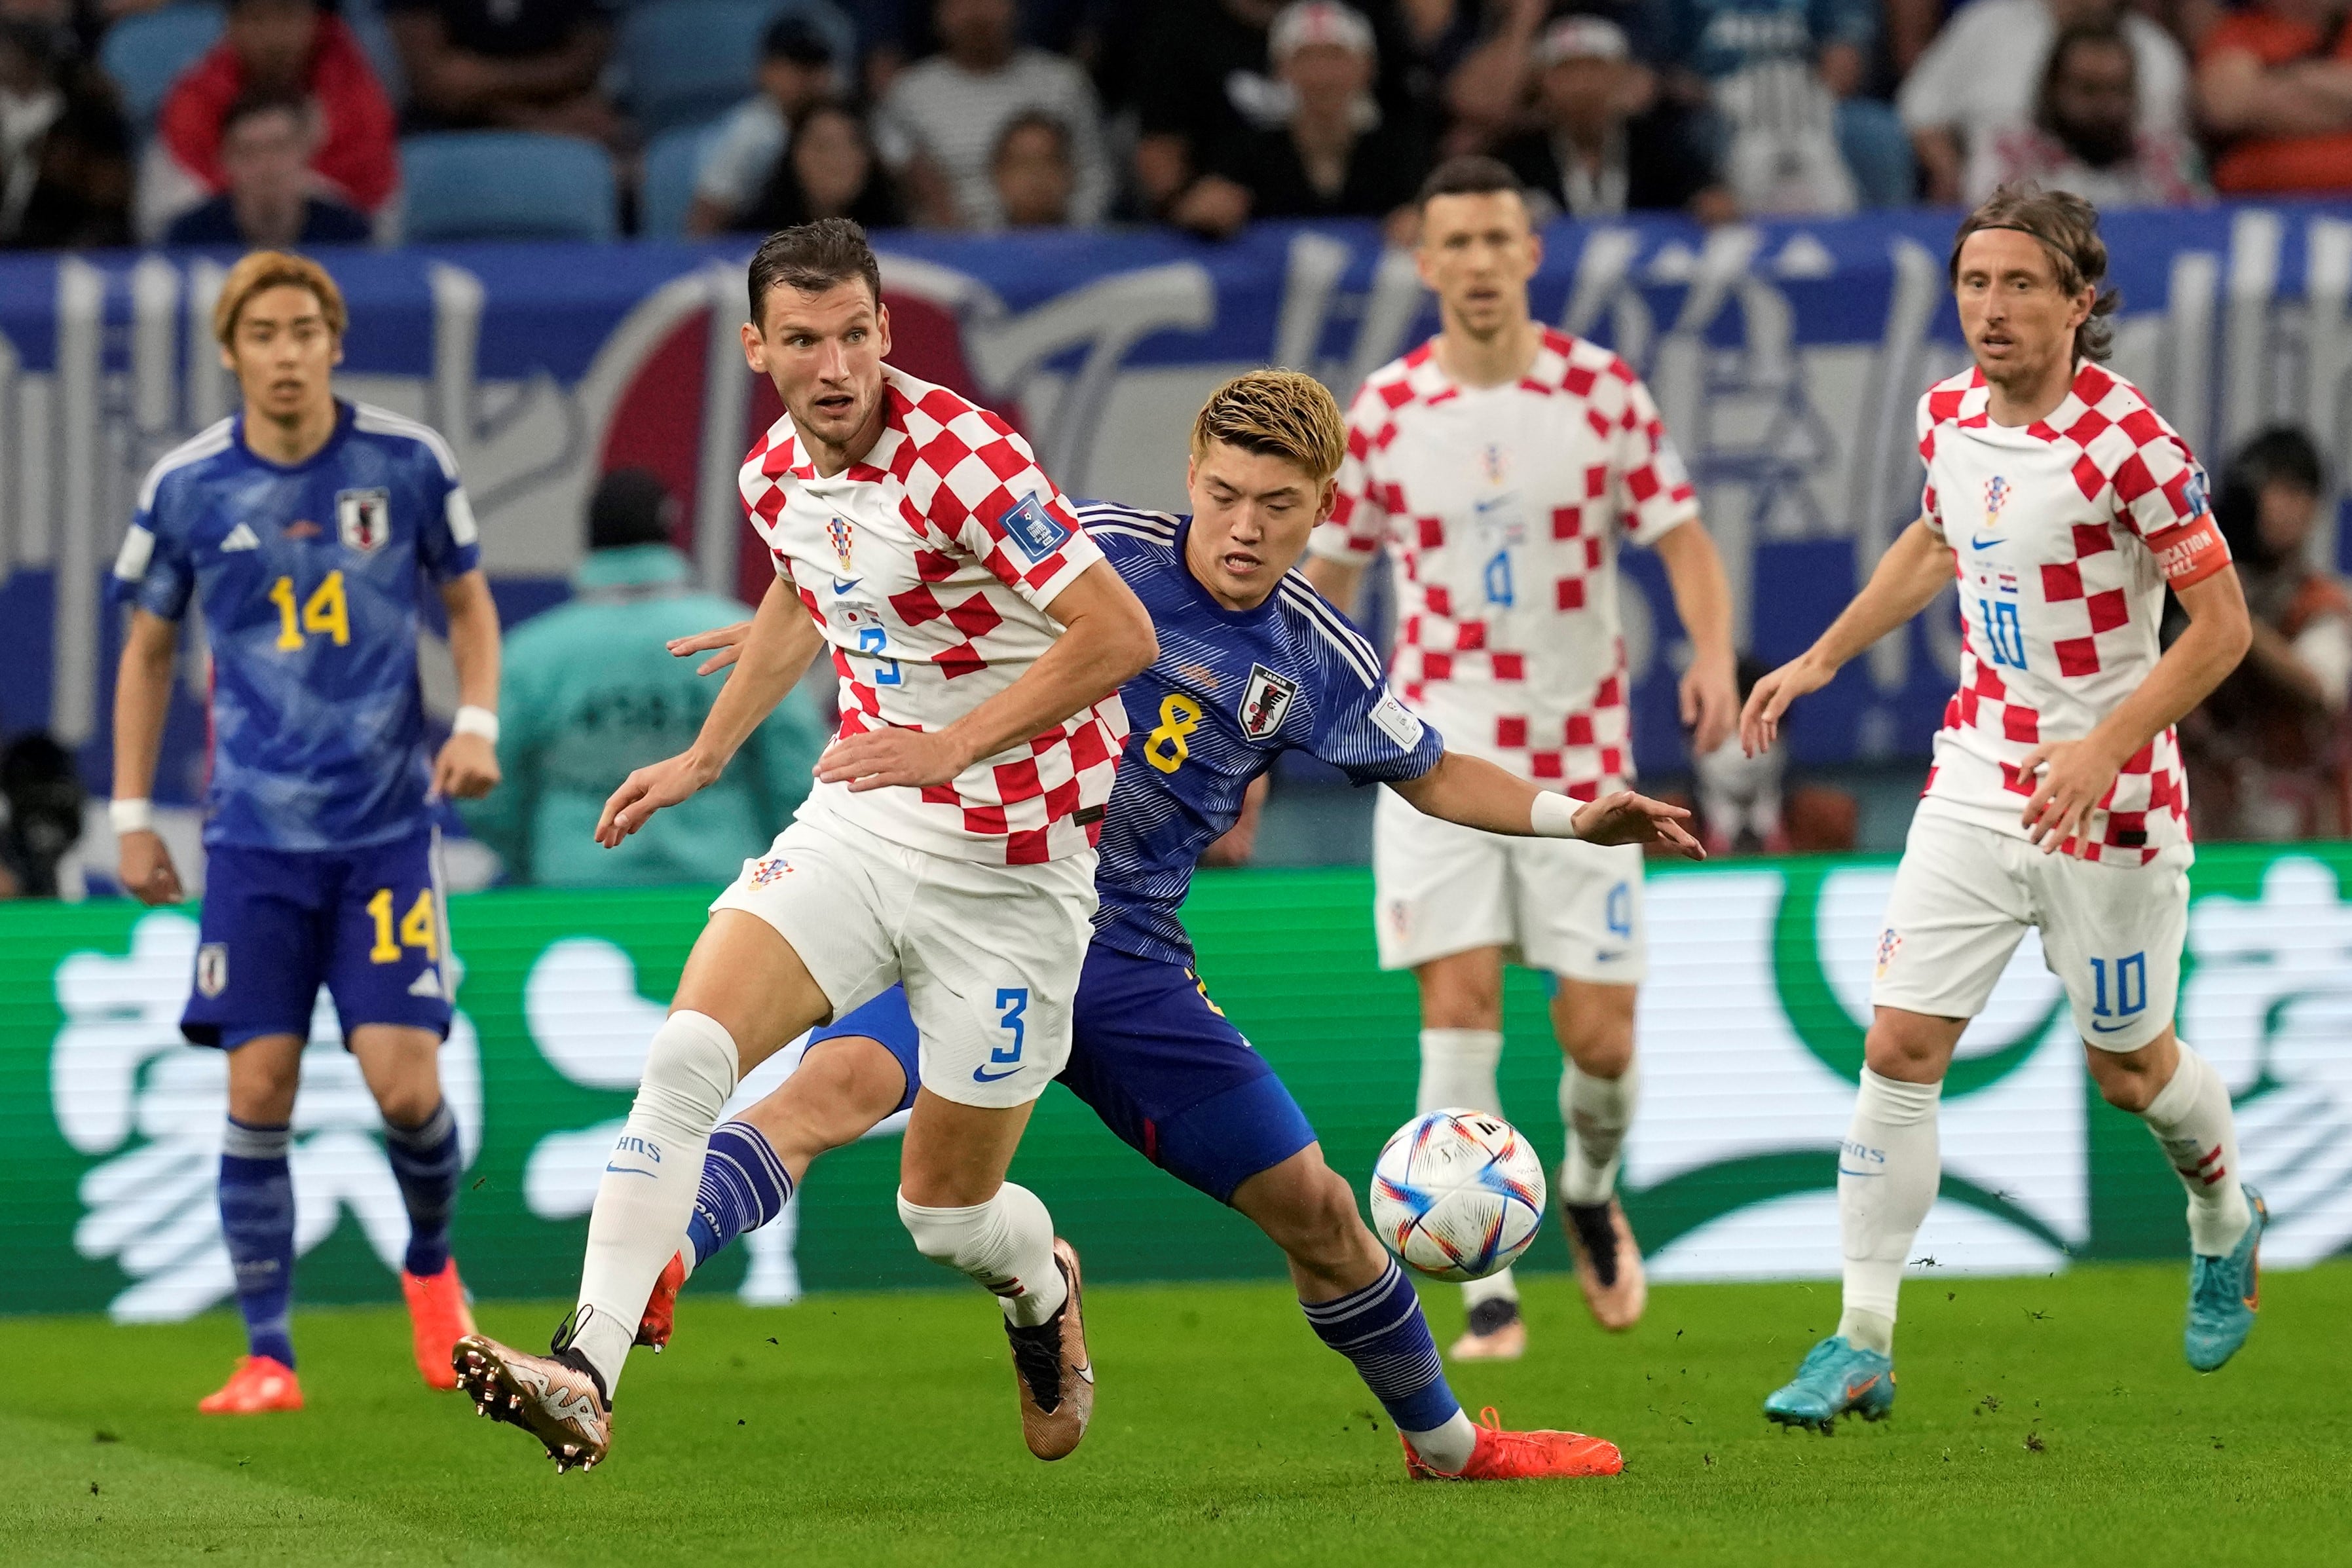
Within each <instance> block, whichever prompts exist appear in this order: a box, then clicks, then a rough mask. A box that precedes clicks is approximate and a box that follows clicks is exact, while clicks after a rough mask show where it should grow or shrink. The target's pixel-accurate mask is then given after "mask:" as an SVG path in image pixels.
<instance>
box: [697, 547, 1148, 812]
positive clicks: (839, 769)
mask: <svg viewBox="0 0 2352 1568" xmlns="http://www.w3.org/2000/svg"><path fill="white" fill-rule="evenodd" d="M762 613H764V611H763V612H762ZM1045 613H1046V614H1047V615H1050V616H1053V617H1054V618H1055V620H1057V621H1059V622H1061V623H1062V635H1061V636H1060V637H1056V638H1055V639H1054V646H1053V647H1049V648H1047V649H1046V650H1045V654H1044V655H1043V657H1041V658H1039V659H1038V660H1037V662H1036V663H1034V664H1033V665H1031V666H1030V667H1029V668H1027V669H1025V670H1024V671H1022V672H1021V676H1020V679H1016V680H1015V681H1013V684H1012V685H1010V686H1008V687H1006V688H1005V689H1003V690H1002V691H1000V692H998V693H997V694H996V695H995V696H993V697H992V698H990V699H989V700H987V701H985V702H982V704H981V705H980V706H979V707H977V708H975V709H973V710H971V712H969V713H967V714H965V715H964V716H963V717H962V718H961V719H959V720H957V721H955V722H954V723H952V724H950V725H948V726H947V727H946V728H944V729H940V730H929V731H927V730H899V729H890V730H869V731H866V733H865V734H863V735H852V736H850V737H849V738H848V739H847V740H845V741H841V742H836V743H835V744H834V745H833V746H832V747H830V748H828V749H827V750H826V752H825V753H824V756H822V757H820V758H818V759H817V764H816V776H817V777H818V779H820V780H821V781H823V782H824V783H825V784H841V783H844V782H846V783H847V784H848V785H849V787H850V788H851V789H853V790H861V791H862V790H869V789H883V788H886V787H887V786H889V785H892V784H910V785H918V786H919V785H923V784H945V783H947V782H948V781H949V780H950V779H952V778H954V777H955V776H956V775H957V774H958V773H961V772H963V771H964V769H966V768H968V767H970V766H971V764H972V763H976V762H978V761H980V760H981V759H982V757H992V756H994V755H995V754H996V753H997V752H1002V751H1003V750H1004V749H1005V748H1007V747H1009V746H1012V745H1014V744H1016V743H1018V742H1023V741H1026V740H1028V739H1030V738H1031V737H1032V736H1034V735H1040V734H1043V733H1044V732H1045V731H1047V730H1050V729H1052V728H1053V727H1054V726H1055V725H1056V724H1059V723H1061V722H1062V721H1064V720H1066V719H1067V718H1069V717H1070V715H1072V714H1073V713H1077V712H1082V711H1084V710H1086V709H1088V708H1091V707H1092V706H1094V705H1095V704H1096V703H1097V702H1099V701H1101V700H1103V699H1104V698H1106V697H1108V696H1109V695H1110V694H1111V693H1112V692H1114V691H1116V690H1118V689H1119V688H1120V687H1121V686H1123V685H1125V684H1126V683H1127V682H1128V680H1129V679H1131V678H1133V677H1135V676H1137V675H1139V674H1141V673H1142V672H1143V671H1144V670H1145V669H1147V668H1150V664H1151V661H1152V660H1153V659H1155V658H1159V657H1160V642H1159V638H1158V637H1156V636H1155V635H1154V634H1153V632H1152V630H1151V616H1150V612H1148V611H1147V610H1145V609H1144V607H1143V601H1142V600H1140V599H1139V598H1137V597H1136V596H1135V590H1134V589H1132V588H1130V587H1129V586H1128V585H1127V584H1126V582H1125V581H1124V580H1123V579H1122V578H1121V577H1120V576H1119V574H1118V572H1117V571H1116V570H1114V569H1113V568H1112V566H1111V564H1110V563H1108V562H1107V561H1097V562H1096V563H1094V564H1093V565H1091V566H1088V567H1087V569H1086V570H1085V571H1084V572H1081V573H1079V574H1078V575H1077V576H1076V578H1075V579H1073V580H1072V581H1071V583H1070V584H1069V586H1067V587H1066V588H1064V589H1063V590H1062V591H1061V592H1060V593H1059V594H1056V595H1054V599H1053V602H1052V603H1051V604H1049V605H1046V606H1045ZM745 657H746V658H749V657H750V656H749V652H748V650H747V651H746V654H745ZM737 679H740V671H739V672H738V676H737Z"/></svg>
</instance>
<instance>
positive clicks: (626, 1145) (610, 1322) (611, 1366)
mask: <svg viewBox="0 0 2352 1568" xmlns="http://www.w3.org/2000/svg"><path fill="white" fill-rule="evenodd" d="M740 1070H741V1069H740V1058H739V1057H738V1056H737V1054H736V1051H735V1039H734V1037H733V1036H731V1035H730V1034H729V1033H728V1032H727V1031H726V1029H725V1028H724V1027H723V1026H720V1024H719V1020H717V1019H716V1018H712V1017H709V1016H707V1015H705V1014H701V1013H692V1012H679V1013H672V1014H671V1015H670V1016H669V1017H668V1018H667V1019H666V1020H665V1021H664V1022H663V1024H662V1026H661V1027H660V1028H658V1029H656V1030H655V1031H654V1042H653V1046H652V1048H651V1049H649V1050H648V1051H647V1052H646V1074H645V1079H644V1081H643V1082H641V1083H640V1084H639V1085H638V1086H637V1099H636V1103H635V1104H634V1105H632V1106H631V1107H630V1108H629V1120H628V1122H627V1124H626V1125H625V1126H624V1127H623V1129H622V1130H621V1137H620V1140H619V1142H616V1143H614V1146H613V1153H612V1156H611V1157H610V1158H609V1159H608V1160H607V1161H606V1162H605V1163H604V1179H603V1180H602V1181H600V1182H598V1183H597V1184H596V1206H595V1208H594V1209H593V1211H591V1212H590V1214H589V1216H588V1256H587V1258H586V1259H585V1260H584V1261H583V1264H582V1265H581V1269H580V1305H581V1306H582V1307H583V1308H584V1309H587V1310H585V1311H583V1312H582V1313H581V1314H580V1318H579V1328H578V1333H577V1335H576V1337H575V1338H574V1339H573V1341H572V1346H573V1348H574V1349H576V1350H578V1351H579V1352H580V1353H581V1354H582V1355H583V1356H586V1357H587V1358H588V1362H589V1364H590V1365H592V1366H593V1367H594V1368H595V1369H596V1372H597V1375H599V1376H600V1377H602V1378H603V1379H604V1393H605V1394H606V1396H607V1397H610V1396H611V1395H612V1394H614V1392H615V1391H616V1390H617V1389H618V1388H619V1386H620V1382H621V1367H622V1364H623V1363H625V1361H626V1360H627V1359H628V1354H629V1345H630V1343H631V1342H633V1341H635V1338H636V1335H637V1320H638V1319H639V1318H640V1317H642V1316H643V1315H644V1314H645V1310H646V1298H647V1297H649V1296H651V1295H652V1294H653V1291H654V1281H655V1280H656V1279H658V1278H660V1276H661V1271H662V1266H663V1265H664V1264H666V1263H667V1262H668V1261H669V1259H670V1254H671V1253H673V1252H675V1251H677V1238H678V1237H680V1236H683V1235H684V1234H685V1233H686V1222H687V1216H688V1215H690V1214H692V1213H693V1212H694V1194H695V1193H696V1192H697V1191H698V1189H699V1188H700V1186H701V1184H702V1159H703V1155H704V1154H705V1153H706V1152H708V1151H709V1146H710V1130H711V1129H712V1128H714V1127H716V1126H718V1125H719V1111H720V1110H721V1109H722V1108H724V1107H725V1105H726V1104H727V1097H728V1096H729V1095H730V1094H732V1093H734V1092H735V1081H736V1079H737V1077H738V1075H739V1073H740Z"/></svg>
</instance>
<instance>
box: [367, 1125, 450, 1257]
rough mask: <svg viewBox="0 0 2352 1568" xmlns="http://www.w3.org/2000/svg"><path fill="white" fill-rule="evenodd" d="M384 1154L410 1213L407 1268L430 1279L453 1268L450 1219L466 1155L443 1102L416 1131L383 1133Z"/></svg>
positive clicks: (387, 1127)
mask: <svg viewBox="0 0 2352 1568" xmlns="http://www.w3.org/2000/svg"><path fill="white" fill-rule="evenodd" d="M383 1152H384V1154H385V1157H386V1158H388V1159H389V1160H390V1161H391V1162H392V1177H393V1180H394V1181H396V1182H398V1183H399V1184H400V1201H401V1202H402V1204H403V1205H405V1206H406V1207H407V1209H408V1257H407V1258H406V1259H405V1267H406V1268H407V1269H408V1271H409V1272H410V1273H411V1274H414V1275H415V1276H416V1277H417V1278H418V1279H431V1278H433V1276H435V1275H436V1274H438V1273H440V1272H441V1270H442V1269H444V1268H447V1267H448V1266H449V1219H450V1216H451V1215H453V1214H455V1213H456V1212H457V1177H458V1176H459V1174H460V1173H462V1171H463V1169H464V1164H465V1154H464V1152H463V1151H461V1150H460V1149H459V1148H458V1147H457V1116H456V1115H455V1114H453V1113H452V1112H451V1110H449V1102H448V1101H447V1100H443V1101H442V1102H441V1103H440V1104H438V1105H436V1106H435V1107H434V1108H433V1114H432V1115H430V1116H428V1117H426V1118H425V1120H424V1121H421V1122H419V1123H418V1124H417V1125H416V1126H415V1127H394V1125H392V1123H390V1122H389V1121H387V1122H385V1123H384V1127H383Z"/></svg>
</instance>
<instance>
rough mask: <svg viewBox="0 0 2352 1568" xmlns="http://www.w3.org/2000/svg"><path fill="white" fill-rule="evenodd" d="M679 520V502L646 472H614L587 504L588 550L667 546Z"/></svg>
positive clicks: (642, 469) (600, 480) (617, 470)
mask: <svg viewBox="0 0 2352 1568" xmlns="http://www.w3.org/2000/svg"><path fill="white" fill-rule="evenodd" d="M676 521H677V497H675V496H673V495H671V494H670V493H669V488H668V487H667V486H666V485H664V484H663V483H662V482H661V480H660V479H656V477H655V476H654V475H653V474H651V473H649V472H647V471H646V469H644V468H615V469H614V470H613V471H612V472H611V473H609V474H606V475H605V476H604V478H603V479H599V480H598V481H597V483H596V493H595V494H594V495H593V496H591V497H590V498H589V500H588V548H589V549H591V550H625V549H627V548H629V547H630V546H631V545H636V544H667V543H669V542H670V525H671V524H672V523H674V522H676Z"/></svg>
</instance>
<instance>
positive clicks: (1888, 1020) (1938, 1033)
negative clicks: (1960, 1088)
mask: <svg viewBox="0 0 2352 1568" xmlns="http://www.w3.org/2000/svg"><path fill="white" fill-rule="evenodd" d="M1967 1027H1968V1020H1967V1019H1966V1018H1936V1017H1930V1016H1927V1015H1926V1014H1924V1013H1907V1012H1905V1011H1904V1010H1902V1009H1901V1008H1899V1007H1881V1008H1879V1009H1878V1010H1877V1013H1876V1016H1874V1017H1873V1019H1872V1020H1871V1025H1870V1033H1869V1034H1868V1035H1867V1036H1866V1037H1864V1041H1863V1059H1864V1062H1865V1063H1866V1064H1867V1065H1868V1067H1869V1068H1870V1070H1871V1071H1873V1072H1874V1073H1876V1074H1877V1075H1878V1076H1879V1077H1881V1078H1891V1079H1895V1080H1896V1081H1898V1082H1902V1083H1938V1082H1941V1081H1942V1079H1943V1077H1944V1074H1945V1072H1946V1071H1947V1070H1948V1068H1950V1067H1951V1064H1952V1047H1955V1046H1957V1045H1958V1044H1959V1039H1960V1034H1961V1031H1962V1030H1964V1029H1966V1028H1967Z"/></svg>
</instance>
